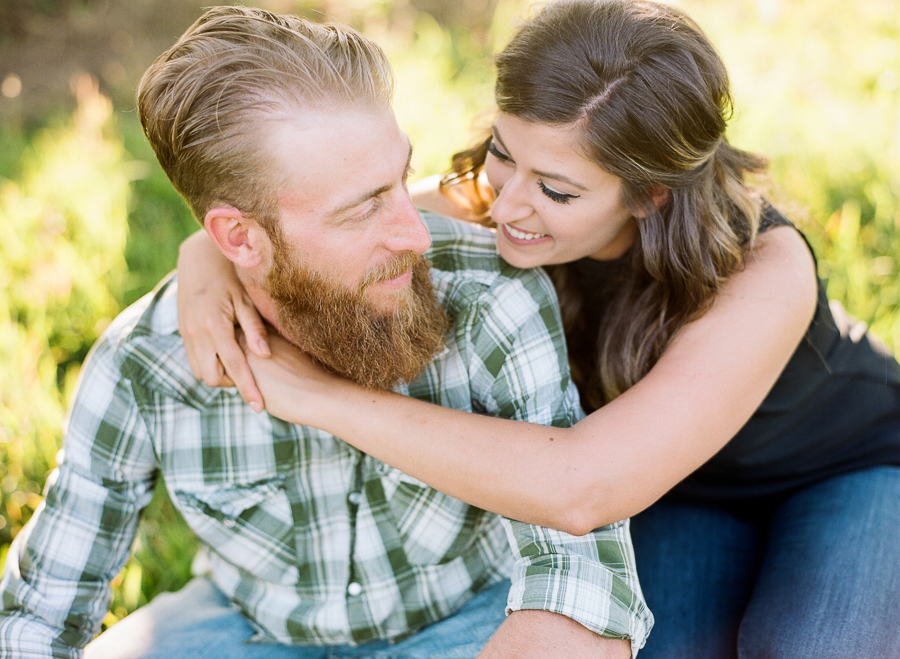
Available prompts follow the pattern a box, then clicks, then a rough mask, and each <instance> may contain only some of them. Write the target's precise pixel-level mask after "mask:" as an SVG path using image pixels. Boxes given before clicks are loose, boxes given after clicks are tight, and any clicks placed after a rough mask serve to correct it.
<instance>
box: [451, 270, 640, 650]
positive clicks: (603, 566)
mask: <svg viewBox="0 0 900 659" xmlns="http://www.w3.org/2000/svg"><path fill="white" fill-rule="evenodd" d="M492 292H493V296H492V298H491V299H490V300H488V301H487V302H485V304H484V306H483V307H482V308H481V310H480V313H479V314H478V318H477V319H473V322H472V323H471V324H470V325H469V327H470V330H469V335H468V337H467V338H466V341H461V344H463V345H466V344H467V345H468V346H469V350H471V352H470V353H469V357H470V364H469V368H470V374H471V376H472V383H473V386H472V390H473V393H474V395H476V396H482V397H483V399H482V400H481V402H482V404H484V405H485V407H486V408H487V409H486V411H487V413H489V414H491V415H494V416H500V417H506V418H512V419H519V420H525V421H531V422H537V423H541V424H544V425H553V426H568V425H571V424H572V423H573V422H574V421H575V420H577V419H578V418H579V416H580V414H581V413H580V409H579V408H578V399H577V392H576V391H575V389H574V385H572V383H571V381H570V377H569V373H568V366H567V358H566V353H565V348H564V343H563V338H562V328H561V323H560V320H559V314H558V311H557V308H556V298H555V295H554V293H553V291H552V287H551V285H550V284H549V282H548V281H547V279H546V277H544V276H539V275H537V274H535V273H522V274H521V275H519V277H517V278H514V279H513V280H511V281H509V282H507V283H506V284H502V285H501V287H500V288H498V289H497V290H494V291H492ZM484 355H487V356H488V357H487V358H484V357H483V356H484ZM560 441H562V440H560ZM525 486H526V485H525V484H523V487H525ZM505 523H506V525H507V533H508V535H509V539H510V545H511V547H512V549H513V555H514V557H515V565H514V568H513V575H512V588H511V590H510V596H509V602H508V611H509V612H510V613H511V614H512V615H511V616H510V618H509V619H508V620H507V621H506V623H505V624H504V625H503V626H502V627H501V629H500V630H499V631H498V634H499V635H498V636H497V638H496V639H493V640H492V642H491V643H490V644H489V645H488V647H487V648H486V649H485V651H486V652H491V653H497V654H496V656H503V655H502V654H500V653H502V652H509V653H513V652H514V651H515V652H518V650H514V648H513V646H510V645H509V644H508V643H509V642H511V641H512V640H513V639H515V638H518V637H519V634H520V632H522V633H524V632H523V630H524V629H525V628H528V632H527V633H528V634H529V635H530V636H531V637H532V638H534V639H538V638H543V639H545V642H546V646H541V645H535V644H534V643H528V646H529V647H532V648H535V649H534V652H535V656H538V654H539V652H538V648H544V649H543V650H541V652H543V654H541V655H540V656H553V654H550V655H547V654H546V648H561V647H565V645H569V646H571V648H572V651H569V652H567V653H565V654H564V655H558V656H578V652H577V651H575V647H577V648H579V649H580V650H579V651H583V652H584V653H592V656H598V655H596V651H597V649H598V647H600V646H605V648H604V651H606V649H608V650H609V652H611V653H612V654H611V655H609V656H617V654H616V653H617V652H621V648H622V647H623V645H627V643H625V644H623V643H621V641H622V640H624V639H628V640H629V641H630V642H631V648H629V652H628V653H626V654H623V655H622V656H628V655H629V654H630V651H634V652H636V651H637V650H638V649H639V648H641V647H642V646H643V644H644V642H645V641H646V637H647V635H648V634H649V631H650V627H651V626H652V624H653V618H652V615H651V614H650V612H649V610H648V609H647V607H646V604H645V602H644V599H643V594H642V593H641V589H640V585H639V582H638V580H637V573H636V568H635V561H634V555H633V549H632V546H631V537H630V534H629V527H628V523H627V521H626V522H619V523H616V524H612V525H609V526H606V527H603V528H600V529H597V530H595V531H593V532H591V533H589V534H587V535H585V536H573V535H570V534H568V533H565V532H562V531H556V530H553V529H548V528H544V527H539V526H534V525H531V524H525V523H523V522H517V521H512V520H506V521H505ZM517 612H518V613H520V614H521V615H516V613H517ZM562 617H564V619H561V618H562ZM513 632H514V633H513ZM601 637H602V638H601ZM554 651H556V650H554ZM486 656H491V655H490V654H488V655H486ZM510 656H512V655H510ZM515 656H521V654H516V655H515ZM526 656H527V655H526ZM599 656H603V655H602V654H601V655H599Z"/></svg>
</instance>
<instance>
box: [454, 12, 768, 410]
mask: <svg viewBox="0 0 900 659" xmlns="http://www.w3.org/2000/svg"><path fill="white" fill-rule="evenodd" d="M495 92H496V93H495V95H496V102H497V107H498V108H499V110H500V112H503V113H506V114H509V115H512V116H515V117H518V118H520V119H524V120H526V121H532V122H537V123H543V124H550V125H558V126H571V125H574V126H577V127H578V128H580V129H581V131H582V136H583V139H582V146H583V149H584V154H585V155H586V156H587V157H588V158H590V159H591V160H593V161H594V162H596V163H597V164H598V165H599V166H600V167H602V168H603V169H604V170H606V171H607V172H610V173H612V174H614V175H616V176H618V177H619V178H620V179H621V180H622V182H623V202H624V203H625V205H626V206H627V207H629V208H630V209H631V210H632V211H633V212H635V218H634V221H635V222H636V223H637V226H638V229H639V231H638V233H639V237H638V240H637V241H636V244H635V245H634V246H633V247H632V248H631V249H630V251H629V253H628V254H627V255H626V257H625V261H626V264H625V266H624V274H623V276H622V277H620V278H619V279H618V280H617V281H616V286H615V290H612V291H609V294H608V296H607V301H606V308H605V309H604V310H603V313H602V317H601V320H600V324H599V327H588V326H587V324H586V321H585V314H584V313H583V309H584V300H583V296H582V293H581V290H582V288H581V287H580V286H579V282H578V281H577V274H576V269H575V268H574V267H573V266H572V264H564V265H557V266H552V267H550V268H548V270H549V271H550V274H551V277H552V278H553V280H554V283H555V284H556V288H557V292H558V294H559V299H560V307H561V309H562V315H563V322H564V325H565V328H566V337H567V341H568V343H569V349H570V353H571V358H572V365H573V376H574V378H575V381H576V383H577V384H578V385H579V389H580V391H581V394H582V402H583V404H584V405H585V407H586V408H587V409H588V410H589V411H590V410H593V409H596V408H597V407H600V406H602V405H603V404H604V403H606V402H609V401H610V400H612V399H613V398H615V397H616V396H619V395H620V394H622V393H623V392H624V391H625V390H626V389H628V388H629V387H631V386H632V385H634V384H635V383H636V382H637V381H638V380H640V379H641V378H642V377H643V376H644V375H646V374H647V372H648V371H649V370H650V368H651V367H652V366H653V365H654V364H655V363H656V361H657V360H658V359H659V357H660V355H661V354H662V352H663V351H664V350H665V349H666V347H667V346H668V345H669V343H670V342H671V340H672V338H673V336H674V335H675V334H676V333H677V332H678V330H679V329H680V328H681V327H682V326H684V325H685V323H688V322H690V321H692V320H694V319H696V318H698V317H699V316H700V315H702V314H703V313H704V312H705V311H706V310H707V309H708V308H709V306H710V304H711V303H712V301H713V299H714V298H715V295H716V293H717V292H718V290H719V287H720V286H721V285H722V283H723V282H724V281H725V280H726V279H727V278H728V277H729V276H730V275H732V274H733V273H734V272H736V271H738V270H739V269H741V268H742V267H743V263H744V254H745V251H746V249H747V247H748V245H749V244H750V243H751V242H752V240H753V238H754V237H755V235H756V230H757V226H758V223H759V215H760V206H761V200H760V198H759V196H758V195H757V194H756V193H754V192H753V191H752V190H751V189H750V188H749V187H747V185H746V184H745V182H744V179H745V175H746V174H748V173H754V172H762V171H763V170H765V168H766V166H767V161H766V160H765V159H764V158H762V157H760V156H757V155H754V154H750V153H747V152H744V151H741V150H739V149H736V148H734V147H732V146H731V145H730V144H729V143H728V142H727V140H726V139H725V128H726V124H727V121H728V119H729V118H730V115H731V111H732V98H731V93H730V90H729V82H728V75H727V72H726V71H725V67H724V64H723V63H722V60H721V58H720V57H719V55H718V53H717V52H716V50H715V48H714V47H713V46H712V44H711V43H710V42H709V40H708V39H707V37H706V36H705V35H704V34H703V32H702V31H701V30H700V28H699V27H697V25H696V24H695V23H694V22H693V21H692V20H691V19H690V18H688V17H687V16H686V15H684V14H683V13H681V12H679V11H677V10H675V9H672V8H670V7H666V6H664V5H658V4H655V3H652V2H644V1H641V0H637V1H626V0H563V1H558V2H555V3H551V4H549V5H547V6H546V7H544V9H543V10H542V11H541V12H540V13H539V14H538V15H537V16H535V17H534V18H533V19H531V20H530V21H528V22H526V23H525V24H524V25H523V26H522V27H521V28H520V30H519V31H518V33H517V34H516V36H515V37H514V38H513V40H512V41H511V42H510V44H509V45H508V46H507V47H506V48H505V49H504V50H503V51H502V52H501V53H500V54H499V55H498V57H497V84H496V88H495ZM485 157H486V154H485V145H484V144H480V145H478V146H477V147H475V148H473V149H470V150H469V151H465V152H462V153H460V154H457V155H456V156H455V157H454V162H453V171H452V173H451V174H449V175H448V176H447V177H445V179H444V181H443V182H442V189H443V190H444V191H445V193H448V194H449V195H450V196H451V197H454V198H455V199H456V200H457V201H460V200H461V199H464V200H465V203H466V204H467V205H468V207H469V210H470V211H473V212H474V213H476V214H477V213H479V212H480V213H481V214H482V215H483V216H486V215H487V212H488V210H489V207H490V202H491V200H492V195H491V194H490V191H489V190H485V189H484V188H483V187H482V186H479V184H478V173H479V172H480V171H481V170H482V168H483V166H484V160H485ZM659 190H664V191H667V201H666V202H665V203H664V205H663V206H662V207H661V208H658V207H657V205H656V204H655V203H654V202H653V200H652V197H651V192H653V191H659ZM601 221H602V218H599V217H598V222H601Z"/></svg>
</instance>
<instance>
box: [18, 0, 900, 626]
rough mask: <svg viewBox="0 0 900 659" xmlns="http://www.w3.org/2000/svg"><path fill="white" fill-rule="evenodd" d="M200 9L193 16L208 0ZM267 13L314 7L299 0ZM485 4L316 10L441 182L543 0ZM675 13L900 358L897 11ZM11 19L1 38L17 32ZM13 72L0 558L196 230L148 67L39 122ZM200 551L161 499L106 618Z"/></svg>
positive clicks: (784, 200)
mask: <svg viewBox="0 0 900 659" xmlns="http://www.w3.org/2000/svg"><path fill="white" fill-rule="evenodd" d="M122 1H123V3H124V4H125V5H128V4H129V1H128V0H122ZM103 4H104V3H99V2H96V3H95V2H91V1H90V0H85V2H82V3H66V2H53V1H50V0H48V2H46V3H44V5H42V6H44V9H43V10H42V11H44V12H45V14H46V16H45V17H49V18H52V17H53V16H54V15H56V17H57V18H58V15H59V14H60V13H64V12H72V13H73V16H72V20H82V21H83V20H87V19H89V18H90V16H89V14H90V12H91V11H92V10H93V9H94V8H95V7H100V6H101V5H103ZM185 4H189V3H185ZM196 4H197V7H198V9H197V12H196V14H195V16H194V17H196V16H197V15H199V13H200V10H199V7H200V6H201V5H207V4H209V3H199V2H198V3H196ZM258 4H259V5H261V6H264V7H268V8H272V9H275V10H278V11H295V12H297V13H306V14H307V15H312V16H315V14H310V13H309V9H308V8H307V7H305V5H303V3H300V2H291V1H290V0H278V1H276V0H270V1H268V2H266V1H264V0H260V2H259V3H258ZM459 4H460V5H462V4H463V3H459ZM484 4H485V6H496V11H495V12H494V13H493V20H489V19H490V16H488V17H487V18H482V19H481V20H478V17H468V18H467V17H465V16H460V15H446V14H441V15H438V16H437V17H434V16H432V15H431V14H428V13H426V12H425V11H423V10H421V9H416V7H426V6H431V5H433V6H434V7H439V6H440V5H441V3H437V2H430V3H429V2H426V1H425V0H419V1H418V2H412V1H407V2H404V3H403V4H402V6H400V5H399V4H398V5H397V6H393V5H391V3H388V2H380V3H366V2H361V1H353V2H349V1H348V2H346V3H343V4H341V3H336V2H331V3H328V2H318V3H316V7H318V8H319V9H321V8H322V7H325V8H327V9H329V11H330V14H329V16H331V17H333V18H335V19H336V20H341V21H345V22H351V23H352V24H354V25H355V26H356V27H358V28H360V29H361V30H363V31H364V32H365V33H366V34H368V35H369V36H371V37H373V38H375V39H376V40H377V41H378V42H379V43H381V44H382V45H383V46H384V47H385V49H386V50H387V52H388V55H389V58H390V60H391V61H392V63H393V64H394V66H395V69H396V74H397V93H396V102H395V108H396V112H397V115H398V119H399V121H400V123H401V126H402V127H403V128H404V129H405V130H406V131H407V133H408V134H409V136H410V138H411V140H412V142H413V144H414V147H415V154H414V159H413V167H414V169H415V171H416V173H415V175H414V178H415V177H419V176H426V175H429V174H434V173H438V172H441V171H443V170H444V169H445V168H446V167H447V165H448V163H449V157H450V155H451V154H452V153H453V152H454V151H457V150H459V149H461V148H464V147H466V146H468V145H469V144H470V143H471V142H472V141H473V140H474V139H475V138H476V137H477V136H478V135H479V134H480V132H479V131H480V130H483V128H484V126H486V125H488V124H489V122H490V118H491V92H492V68H491V59H490V54H491V53H492V52H494V51H496V50H497V49H499V48H500V47H502V46H503V44H505V42H506V41H507V40H508V38H509V36H510V35H511V33H512V30H513V26H514V24H515V21H516V20H517V17H518V16H521V15H522V12H523V11H526V10H527V7H528V6H529V5H528V4H527V3H525V2H521V1H517V0H497V1H496V2H487V3H484ZM676 4H677V6H679V7H682V8H683V9H685V10H686V11H687V12H688V13H690V14H691V15H692V16H693V17H694V18H695V19H696V20H697V22H698V23H699V24H700V25H701V26H702V27H703V28H704V29H705V30H706V31H707V33H708V34H709V35H710V36H711V37H712V39H713V41H714V42H715V43H716V44H717V45H718V47H719V48H720V50H721V52H722V54H723V56H724V58H725V60H726V63H727V64H728V67H729V70H730V71H731V73H732V78H733V83H734V87H735V97H736V101H737V109H736V114H735V117H734V120H733V123H732V127H731V129H730V139H731V141H732V142H733V143H735V144H736V145H738V146H740V147H743V148H746V149H750V150H755V151H759V152H763V153H766V154H768V155H769V156H770V157H771V163H772V164H771V177H770V180H769V181H768V182H767V183H766V185H768V186H769V187H770V190H771V191H770V195H771V197H772V198H773V199H774V200H776V201H777V203H778V204H779V205H780V206H781V207H782V208H783V209H786V210H787V211H788V214H789V215H790V216H791V217H792V218H793V219H794V220H795V221H796V222H797V224H798V225H799V226H800V227H801V228H802V229H803V230H804V231H805V232H806V234H807V235H808V237H809V239H810V241H811V243H812V244H813V245H814V246H815V248H816V250H817V255H818V258H819V271H820V274H821V275H822V276H823V277H825V278H826V279H827V282H828V291H829V295H830V297H832V298H834V299H837V300H839V301H841V302H842V303H843V304H844V306H845V307H846V308H847V309H848V310H849V311H850V312H851V313H853V314H854V315H855V316H856V317H858V318H859V319H860V320H863V321H865V322H867V323H869V324H870V325H871V327H872V329H873V330H874V331H875V333H876V334H877V335H879V336H880V337H881V338H882V339H883V340H884V341H885V342H886V343H887V344H888V345H889V346H891V347H892V348H894V349H896V348H898V347H900V277H898V257H900V2H898V0H842V1H840V2H838V1H837V0H791V1H788V0H781V1H779V0H757V1H755V2H753V1H749V0H729V1H728V2H723V1H722V0H684V1H683V2H679V3H676ZM73 7H74V9H73ZM76 9H77V11H76ZM97 10H98V11H99V9H97ZM4 11H6V10H4ZM54 12H56V14H54ZM76 14H77V15H76ZM45 17H41V20H44V18H45ZM2 18H3V12H2V11H0V19H2ZM48 20H49V19H48ZM187 25H188V23H185V24H184V25H179V26H177V29H176V31H175V32H173V33H172V34H171V35H170V38H171V40H174V38H175V36H177V34H178V33H180V32H181V31H182V30H183V29H185V28H186V27H187ZM4 26H6V23H3V22H0V30H2V31H0V46H2V44H4V43H6V44H7V46H8V44H9V43H10V40H14V39H15V38H17V36H16V33H14V31H12V30H9V31H6V29H5V27H4ZM134 29H135V30H140V29H141V27H140V26H135V27H134ZM19 38H21V35H19ZM4 40H5V41H4ZM2 52H4V51H2V49H0V53H2ZM155 54H157V53H152V54H151V55H150V56H149V57H150V59H152V56H153V55H155ZM150 59H146V61H144V62H143V64H142V67H146V66H147V65H149V63H150ZM12 66H13V64H12V63H11V62H7V61H4V60H3V59H0V84H2V86H0V120H2V123H0V227H2V240H0V565H2V563H3V562H4V561H5V556H6V552H7V550H8V546H9V543H10V542H11V541H12V539H13V538H14V537H15V536H16V534H17V533H18V532H19V531H20V530H21V528H22V526H23V524H25V523H26V522H27V521H28V519H29V518H30V516H31V515H32V513H33V512H34V510H35V508H36V507H37V506H38V505H39V504H40V501H41V489H42V487H43V483H44V480H45V479H46V476H47V474H48V473H49V471H50V470H51V469H52V468H53V466H54V464H55V459H56V454H57V451H58V450H59V448H60V446H61V439H62V427H63V422H64V414H65V408H66V404H67V401H68V399H69V397H70V395H71V393H72V390H73V388H74V385H75V382H76V378H77V376H78V371H79V368H80V365H81V363H82V361H83V360H84V358H85V356H86V354H87V351H88V349H89V348H90V346H91V345H92V343H93V342H94V341H95V340H96V339H97V337H98V336H99V334H100V333H101V332H102V331H103V330H104V328H105V327H106V326H107V324H108V323H109V322H110V320H111V319H112V318H113V317H114V316H115V315H116V314H117V313H118V312H119V311H120V310H121V309H123V308H124V306H126V305H127V304H130V303H131V302H133V301H134V300H136V299H138V298H139V297H140V296H141V295H143V294H144V293H146V292H147V291H149V290H151V289H152V288H153V286H154V285H155V284H156V282H157V281H159V279H160V278H161V277H162V276H164V275H165V274H166V273H167V272H169V271H170V270H171V269H172V268H174V265H175V259H176V255H177V249H178V244H179V243H180V241H181V240H182V239H183V238H184V237H185V236H186V235H188V234H189V233H190V232H192V231H194V230H196V229H197V228H198V225H197V224H196V223H195V222H194V220H193V219H192V218H191V216H190V214H189V213H188V211H187V209H186V207H185V206H184V204H183V203H182V202H181V200H180V199H179V198H178V197H177V195H175V194H174V192H172V191H171V189H170V187H169V184H168V182H167V181H166V179H165V177H164V176H163V175H162V173H161V171H160V170H159V168H158V166H157V165H156V162H155V161H154V160H153V158H152V153H151V152H150V150H149V148H148V147H147V146H146V144H145V143H144V141H143V137H142V135H141V133H140V127H139V126H138V125H137V119H136V117H135V114H134V112H133V100H132V99H131V97H130V96H129V95H128V94H129V93H130V94H133V89H134V87H135V85H136V82H137V76H139V74H140V71H138V72H137V73H136V74H133V75H132V77H131V78H130V79H127V80H124V81H122V80H120V81H119V86H118V87H115V86H114V85H112V84H110V82H109V80H111V79H112V77H114V76H112V73H110V74H109V75H108V76H107V78H109V79H106V78H104V76H103V75H100V76H91V75H88V74H84V75H81V76H76V77H74V78H73V79H72V80H71V88H72V95H71V96H69V97H67V98H66V99H65V100H64V101H60V102H58V103H55V104H53V105H51V106H48V107H46V109H45V110H42V114H40V115H39V116H37V117H35V116H34V114H28V113H27V112H26V110H25V108H26V106H25V104H26V103H27V102H29V101H32V100H33V101H37V100H41V99H29V98H28V92H27V88H25V87H23V86H22V79H20V74H19V73H17V72H16V71H15V70H13V68H12ZM87 70H89V69H87ZM122 70H123V71H124V70H125V68H124V67H122ZM104 71H108V72H109V71H119V69H104ZM104 75H105V74H104ZM121 76H122V74H121V73H120V74H119V77H120V78H121ZM26 82H27V81H26ZM123 89H124V90H125V92H123V91H122V90H123ZM129 90H130V92H129ZM45 105H46V104H39V106H40V107H42V108H43V107H44V106H45ZM194 548H195V541H194V539H193V537H192V534H191V533H190V531H188V530H187V529H186V527H185V526H184V524H183V522H182V521H181V520H180V518H179V517H178V515H177V513H175V512H174V510H173V509H172V507H171V505H170V504H169V503H168V500H167V498H166V497H165V495H164V494H163V493H162V491H159V492H157V497H156V498H155V499H154V502H153V504H152V505H151V508H150V509H149V510H148V512H147V514H145V517H144V521H143V524H142V528H141V533H140V535H139V538H138V540H137V542H136V545H135V557H134V558H133V559H132V560H131V561H129V563H128V564H127V565H126V567H125V569H124V570H123V572H122V574H121V575H120V577H119V578H118V579H117V581H116V583H115V584H114V593H115V596H114V601H113V605H112V607H111V612H110V615H109V617H108V619H107V622H114V621H115V620H116V619H118V618H121V617H122V616H124V615H126V614H127V613H128V612H130V611H132V610H134V609H135V608H136V607H138V606H140V605H141V604H143V603H145V602H146V601H147V600H148V599H149V598H151V597H153V595H155V594H156V593H157V592H160V591H163V590H171V589H175V588H178V587H180V585H182V584H183V583H184V582H185V581H186V580H187V578H188V577H189V566H190V561H191V558H192V555H193V550H194Z"/></svg>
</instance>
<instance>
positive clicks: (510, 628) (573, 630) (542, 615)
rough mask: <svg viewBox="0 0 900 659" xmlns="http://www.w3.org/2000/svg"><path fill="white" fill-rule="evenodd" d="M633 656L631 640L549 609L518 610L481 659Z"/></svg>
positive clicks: (616, 658)
mask: <svg viewBox="0 0 900 659" xmlns="http://www.w3.org/2000/svg"><path fill="white" fill-rule="evenodd" d="M531 657H534V659H548V658H549V657H559V658H560V659H582V658H583V659H629V657H631V643H629V642H628V641H627V640H617V639H611V638H603V637H602V636H598V635H597V634H595V633H594V632H592V631H591V630H589V629H588V628H587V627H584V626H582V625H579V624H578V623H577V622H575V621H574V620H572V619H570V618H566V617H565V616H562V615H559V614H557V613H550V612H549V611H514V612H513V613H512V614H510V616H509V617H508V618H507V619H506V620H505V621H504V622H503V624H502V625H500V628H499V629H498V630H497V631H496V632H495V633H494V635H493V636H492V637H491V640H490V641H488V644H487V645H486V646H484V649H483V650H482V651H481V653H480V654H479V655H478V659H512V658H515V659H529V658H531Z"/></svg>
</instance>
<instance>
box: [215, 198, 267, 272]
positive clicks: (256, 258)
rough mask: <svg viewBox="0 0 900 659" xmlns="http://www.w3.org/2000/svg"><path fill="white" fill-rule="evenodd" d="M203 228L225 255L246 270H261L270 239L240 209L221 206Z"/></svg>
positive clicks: (254, 221)
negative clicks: (259, 266)
mask: <svg viewBox="0 0 900 659" xmlns="http://www.w3.org/2000/svg"><path fill="white" fill-rule="evenodd" d="M203 226H204V227H206V232H207V233H208V234H209V236H210V238H212V239H213V242H215V243H216V245H217V246H218V248H219V249H220V250H221V251H222V253H223V254H224V255H225V256H226V257H227V258H228V259H229V260H230V261H232V262H233V263H234V264H235V265H237V266H238V267H241V268H244V269H250V268H254V267H256V266H258V265H259V264H260V263H262V261H263V257H264V255H265V253H266V250H267V246H268V236H267V235H266V232H265V231H264V230H263V228H262V227H261V226H259V224H258V223H257V222H256V220H253V219H251V218H249V217H247V216H246V215H244V214H243V213H241V211H239V210H238V209H237V208H233V207H232V206H218V207H216V208H213V209H211V210H210V211H209V212H208V213H207V214H206V217H204V218H203Z"/></svg>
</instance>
